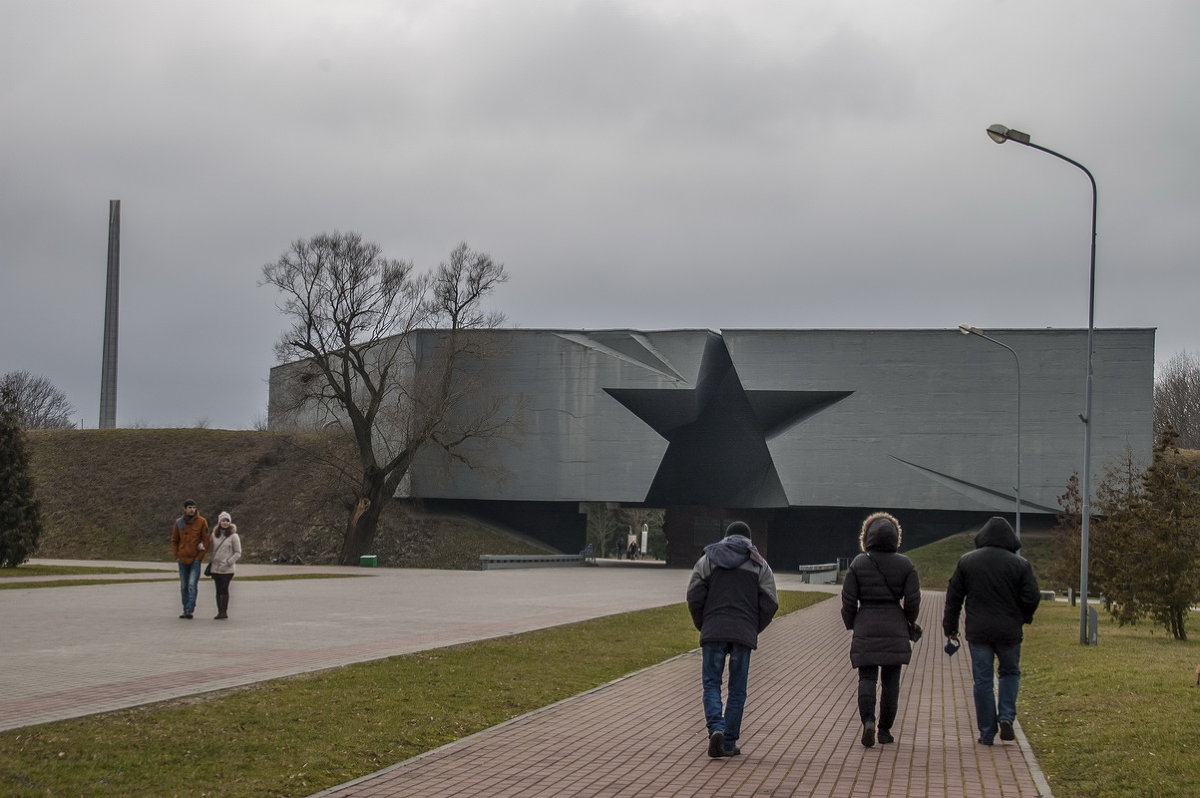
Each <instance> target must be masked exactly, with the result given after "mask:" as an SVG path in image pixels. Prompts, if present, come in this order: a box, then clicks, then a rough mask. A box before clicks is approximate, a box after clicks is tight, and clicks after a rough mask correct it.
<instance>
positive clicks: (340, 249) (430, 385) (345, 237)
mask: <svg viewBox="0 0 1200 798" xmlns="http://www.w3.org/2000/svg"><path fill="white" fill-rule="evenodd" d="M507 279H508V275H507V274H506V273H505V271H504V266H503V264H500V263H497V262H496V261H494V260H493V259H492V258H491V257H490V256H489V255H487V254H485V253H482V252H476V251H474V250H472V249H470V248H469V247H468V246H467V245H466V244H465V243H463V244H460V245H459V246H458V247H456V248H455V249H454V251H453V252H451V254H450V259H449V261H448V262H445V263H442V264H441V265H439V266H438V268H437V269H436V270H434V271H432V272H429V273H423V274H422V273H417V272H416V271H415V269H414V267H413V265H412V264H411V263H409V262H407V261H401V260H394V259H390V258H386V257H384V255H383V252H382V250H381V248H380V247H379V245H378V244H374V243H370V242H366V241H363V239H362V237H361V236H360V235H359V234H358V233H338V232H334V233H332V234H321V235H318V236H315V237H313V238H311V239H309V240H299V241H295V242H294V243H293V244H292V246H291V249H289V250H288V251H287V252H286V253H284V254H283V255H282V256H281V257H280V258H279V260H278V261H276V262H275V263H269V264H267V265H266V266H264V267H263V284H264V285H271V286H274V287H275V288H276V289H278V290H279V292H280V296H281V302H280V305H279V307H280V310H281V311H282V312H283V313H284V315H285V316H287V317H288V318H289V319H290V321H291V327H290V328H289V329H288V330H287V331H286V332H285V333H284V335H283V337H282V338H281V339H280V341H279V342H278V343H277V344H276V347H275V353H276V356H277V358H278V359H279V361H280V362H281V363H290V362H293V361H298V362H297V363H295V367H294V368H293V369H291V370H288V371H287V372H286V376H285V379H286V381H287V385H288V388H287V390H285V391H283V392H281V396H282V397H283V402H284V403H283V404H282V405H281V404H280V397H278V396H277V397H274V398H273V402H274V405H273V407H272V414H287V415H289V416H290V417H291V418H292V419H302V420H303V421H301V423H300V426H306V427H310V428H312V427H315V428H322V429H337V430H341V431H343V432H345V433H346V434H347V435H348V437H349V438H350V439H352V440H353V442H354V449H355V451H356V454H357V458H358V459H357V463H355V464H354V466H353V467H352V468H350V469H349V470H348V471H349V473H351V474H353V475H355V476H354V481H355V484H354V486H353V493H354V498H353V501H352V503H351V504H352V506H351V508H350V512H349V517H348V519H347V522H346V529H345V533H344V538H343V543H342V550H341V561H342V562H343V563H347V564H354V563H356V562H357V561H358V558H359V556H360V555H361V554H363V553H365V552H367V551H369V550H370V549H369V547H370V545H371V543H372V542H373V540H374V538H375V531H376V528H377V525H378V522H379V516H380V513H381V512H382V510H383V508H384V506H385V505H386V504H387V502H388V501H390V500H391V498H392V497H393V496H394V495H395V494H396V491H397V489H398V488H399V487H400V486H401V484H402V483H403V482H404V480H405V477H406V476H407V475H408V473H409V470H410V468H411V467H412V465H413V462H414V460H415V459H416V458H417V456H418V454H419V453H420V452H421V450H422V449H423V448H425V447H430V446H433V447H438V448H439V449H441V450H442V451H443V452H445V453H446V454H447V455H449V456H450V457H453V458H456V459H459V460H462V461H468V455H467V452H469V451H471V445H472V444H473V443H477V442H478V441H480V440H481V439H488V438H491V437H496V436H500V435H503V434H504V433H505V431H506V430H507V429H508V428H509V426H510V425H511V423H512V418H511V417H510V416H506V415H505V414H504V412H503V410H504V406H505V403H504V400H503V399H499V398H495V397H494V396H493V397H492V398H488V396H489V394H488V393H487V392H486V391H482V390H480V388H481V387H482V383H483V381H484V380H485V379H486V376H485V375H486V369H487V361H488V355H489V353H491V351H492V349H491V348H492V347H493V346H494V342H493V341H492V338H493V336H490V335H489V334H488V333H489V331H492V330H495V329H496V328H497V327H499V326H500V324H501V323H503V316H502V315H500V314H499V313H495V312H488V311H486V310H485V309H484V307H483V302H484V300H485V298H486V297H487V296H488V295H489V294H490V293H491V292H492V291H493V289H495V288H496V286H498V285H499V284H501V283H503V282H504V281H506V280H507ZM273 423H274V422H273ZM468 464H470V463H469V462H468ZM344 471H345V469H344Z"/></svg>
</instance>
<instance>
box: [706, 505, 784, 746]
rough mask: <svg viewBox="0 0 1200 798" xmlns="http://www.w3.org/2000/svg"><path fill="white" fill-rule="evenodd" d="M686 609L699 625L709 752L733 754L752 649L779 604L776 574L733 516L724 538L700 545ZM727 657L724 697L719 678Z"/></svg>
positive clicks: (748, 531)
mask: <svg viewBox="0 0 1200 798" xmlns="http://www.w3.org/2000/svg"><path fill="white" fill-rule="evenodd" d="M687 603H688V611H689V612H691V614H692V623H694V624H695V625H696V628H697V629H699V630H700V649H701V652H702V655H703V663H702V672H701V678H702V684H703V687H704V719H705V721H706V723H707V725H708V755H709V756H711V757H713V758H714V759H715V758H718V757H723V756H737V755H738V754H740V753H741V749H739V748H738V746H737V741H738V737H739V736H740V735H741V729H742V710H743V709H744V708H745V705H746V684H747V682H748V680H749V675H750V652H751V651H752V650H753V649H756V648H758V634H759V632H761V631H762V630H763V629H766V628H767V624H769V623H770V622H771V619H772V618H774V617H775V612H776V610H778V609H779V597H778V594H777V593H776V591H775V575H774V574H773V573H772V572H771V566H769V565H767V561H766V560H764V559H763V556H762V555H761V554H759V552H758V549H756V548H755V547H754V544H753V543H751V542H750V527H749V526H747V525H746V524H745V523H744V522H742V521H734V522H733V523H732V524H730V525H729V527H728V528H727V529H726V530H725V537H724V539H722V540H720V541H718V542H716V543H712V544H710V545H708V546H705V547H704V555H703V556H702V557H701V558H700V559H699V560H697V561H696V566H695V567H694V568H693V569H692V577H691V579H690V581H689V582H688V587H687ZM726 660H728V662H729V685H728V699H727V701H726V703H725V705H724V706H723V707H722V705H721V681H722V679H723V677H724V672H725V662H726Z"/></svg>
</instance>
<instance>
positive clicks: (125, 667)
mask: <svg viewBox="0 0 1200 798" xmlns="http://www.w3.org/2000/svg"><path fill="white" fill-rule="evenodd" d="M35 562H39V563H46V564H56V563H65V562H66V561H51V560H36V561H35ZM75 564H80V565H127V566H130V567H140V568H154V567H158V568H161V569H162V573H160V574H144V575H135V574H122V575H105V576H103V577H97V578H108V579H116V578H119V579H126V578H128V579H135V580H139V581H137V582H134V583H130V584H108V585H81V586H74V587H55V588H38V589H30V590H3V591H0V635H2V637H0V731H2V730H4V729H11V728H15V727H18V726H27V725H31V724H35V723H45V722H48V721H53V720H62V719H65V718H71V717H77V716H80V715H88V714H92V713H95V712H107V711H110V710H113V709H120V708H123V707H129V706H135V705H139V704H146V703H150V702H153V701H162V700H165V699H168V698H178V697H180V696H184V695H192V694H195V693H202V692H207V691H211V690H220V689H224V688H228V687H236V686H239V685H245V684H251V683H253V682H259V681H264V680H266V679H274V678H277V677H280V676H287V675H291V674H296V673H303V672H306V671H313V670H320V669H323V668H331V667H335V666H338V665H343V664H346V663H350V662H363V661H366V660H372V659H380V658H383V657H389V656H393V655H395V654H405V653H409V652H413V651H420V650H424V649H430V648H440V647H443V646H449V645H454V644H457V643H465V642H468V641H471V640H480V639H484V638H489V637H499V636H503V635H508V634H514V633H516V632H524V631H529V630H531V629H539V628H543V627H547V626H556V625H559V624H564V623H571V622H574V621H580V620H585V619H587V618H594V617H598V616H602V615H611V614H614V613H619V612H628V611H631V610H636V609H643V608H646V607H656V606H662V605H664V604H671V603H675V602H679V601H682V600H683V592H684V588H685V586H686V580H687V574H686V573H685V572H681V571H678V570H668V569H666V568H662V567H658V568H655V567H649V566H642V565H640V564H639V566H637V567H600V568H592V567H573V568H537V569H527V570H526V569H521V570H517V569H513V570H497V571H432V570H418V569H399V568H354V567H336V566H334V567H305V566H275V565H253V564H240V565H239V566H238V578H235V579H234V581H233V584H232V588H231V594H232V602H231V606H230V611H229V612H230V619H229V620H228V621H214V620H212V616H213V615H215V614H216V605H215V598H214V591H213V583H212V580H210V579H204V578H202V579H201V580H200V597H199V600H198V602H197V608H196V617H195V618H194V619H193V620H190V621H188V620H181V619H179V618H178V617H177V616H178V615H179V612H180V598H179V580H178V571H177V570H176V569H175V567H174V566H173V565H172V564H169V563H117V562H92V561H88V562H86V563H75ZM314 572H322V573H326V572H327V573H337V574H346V575H351V576H353V577H354V578H347V579H287V580H279V581H248V580H246V579H245V577H248V576H265V575H284V574H291V573H314ZM48 578H53V577H36V578H34V580H36V581H41V580H44V579H48ZM60 578H69V579H75V578H77V577H73V576H72V577H60ZM162 578H166V579H168V580H170V581H166V582H152V581H146V580H151V579H162ZM5 581H6V582H9V581H13V579H11V578H10V579H6V580H5ZM780 581H781V585H788V584H789V583H791V584H792V585H793V586H795V587H799V586H800V585H799V577H798V576H793V577H781V580H780Z"/></svg>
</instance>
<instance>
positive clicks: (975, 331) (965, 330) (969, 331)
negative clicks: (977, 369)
mask: <svg viewBox="0 0 1200 798" xmlns="http://www.w3.org/2000/svg"><path fill="white" fill-rule="evenodd" d="M958 331H959V332H960V333H962V334H963V335H977V336H979V337H980V338H982V339H983V340H985V341H991V342H992V343H994V344H995V345H996V346H1002V347H1004V348H1005V349H1007V350H1008V351H1009V352H1011V353H1012V356H1013V360H1015V361H1016V363H1017V484H1016V486H1015V487H1014V490H1015V491H1016V492H1017V540H1020V539H1021V358H1020V357H1018V356H1017V350H1015V349H1013V348H1012V347H1011V346H1009V345H1008V344H1006V343H1003V342H1001V341H997V340H996V339H995V338H993V337H991V336H990V335H988V334H987V333H985V332H984V331H983V330H981V329H979V328H978V327H972V326H971V325H969V324H960V325H958Z"/></svg>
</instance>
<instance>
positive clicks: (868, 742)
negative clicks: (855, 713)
mask: <svg viewBox="0 0 1200 798" xmlns="http://www.w3.org/2000/svg"><path fill="white" fill-rule="evenodd" d="M862 744H863V745H864V746H866V747H867V748H870V747H871V746H873V745H875V721H873V720H869V721H867V722H866V723H864V724H863V733H862Z"/></svg>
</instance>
